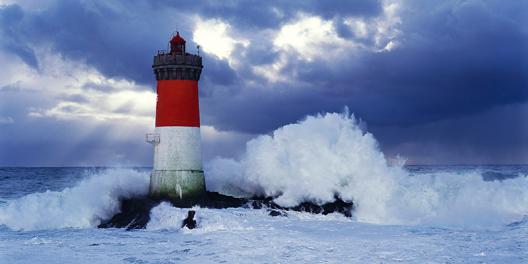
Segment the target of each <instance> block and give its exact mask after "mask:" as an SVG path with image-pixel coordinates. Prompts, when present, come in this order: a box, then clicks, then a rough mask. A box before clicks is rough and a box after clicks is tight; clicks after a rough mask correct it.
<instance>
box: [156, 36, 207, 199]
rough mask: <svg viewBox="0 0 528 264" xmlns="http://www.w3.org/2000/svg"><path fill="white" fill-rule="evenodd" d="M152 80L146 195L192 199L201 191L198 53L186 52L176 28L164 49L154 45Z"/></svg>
mask: <svg viewBox="0 0 528 264" xmlns="http://www.w3.org/2000/svg"><path fill="white" fill-rule="evenodd" d="M152 68H153V70H154V74H155V76H156V80H157V86H156V91H157V96H158V97H157V98H158V99H157V103H156V128H155V133H150V134H147V136H146V139H147V142H149V143H151V144H153V145H154V164H153V170H152V174H151V176H150V196H151V197H152V198H155V199H164V200H170V201H171V202H173V203H174V204H177V205H192V204H193V203H194V202H195V201H197V200H198V199H200V198H201V197H203V195H204V194H205V178H204V172H203V168H202V149H201V139H200V108H199V102H198V80H199V79H200V74H201V72H202V68H203V66H202V57H200V56H199V55H195V54H190V53H187V52H186V50H185V40H184V39H183V38H182V37H181V36H180V34H179V32H178V33H177V34H176V35H175V36H173V37H172V39H171V40H170V50H169V51H158V53H157V54H156V55H155V56H154V63H153V65H152Z"/></svg>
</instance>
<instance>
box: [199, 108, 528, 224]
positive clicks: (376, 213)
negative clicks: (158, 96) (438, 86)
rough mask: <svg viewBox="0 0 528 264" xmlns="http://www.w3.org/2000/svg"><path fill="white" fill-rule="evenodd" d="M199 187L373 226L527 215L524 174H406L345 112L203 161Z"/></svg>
mask: <svg viewBox="0 0 528 264" xmlns="http://www.w3.org/2000/svg"><path fill="white" fill-rule="evenodd" d="M206 180H207V186H208V188H209V189H211V190H215V191H219V192H222V193H227V194H233V195H253V194H261V195H266V196H274V197H277V198H276V199H275V201H276V202H277V203H278V204H280V205H283V206H293V205H296V204H299V203H300V202H303V201H312V202H316V203H324V202H330V201H333V200H334V195H335V194H337V195H338V196H339V197H341V198H342V199H344V200H347V201H353V202H354V203H355V205H356V211H355V212H354V215H355V217H356V219H357V220H359V221H362V222H368V223H381V224H435V225H436V224H439V225H462V226H466V225H467V226H489V225H495V224H505V223H508V222H511V221H513V220H515V219H518V218H520V217H522V216H523V215H526V214H527V213H528V178H527V177H525V176H521V177H517V178H514V179H507V180H504V181H484V180H483V179H482V177H481V175H480V173H479V172H478V171H469V172H467V171H466V172H459V173H456V172H450V173H448V172H437V173H429V174H416V175H411V174H410V173H408V172H407V171H406V170H405V169H403V168H402V166H401V165H389V164H388V162H387V160H386V159H385V157H384V155H383V153H382V152H381V151H380V150H379V148H378V145H377V142H376V140H375V139H374V137H373V135H372V134H370V133H366V132H364V131H363V130H362V129H361V128H360V126H359V125H358V122H357V121H356V119H355V118H354V117H353V116H350V115H349V114H348V113H343V114H338V113H328V114H324V115H317V116H309V117H307V118H306V119H304V120H302V121H300V122H298V123H296V124H290V125H286V126H284V127H281V128H279V129H277V130H275V131H274V132H273V133H272V134H271V135H262V136H259V137H257V138H255V139H253V140H251V141H249V142H248V143H247V146H246V153H245V154H244V155H243V156H242V158H241V159H239V160H235V159H224V158H218V159H215V160H213V161H212V162H211V163H210V164H208V166H207V177H206Z"/></svg>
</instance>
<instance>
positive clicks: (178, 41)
mask: <svg viewBox="0 0 528 264" xmlns="http://www.w3.org/2000/svg"><path fill="white" fill-rule="evenodd" d="M170 43H171V44H173V45H181V44H185V39H183V38H182V37H180V32H176V36H174V37H173V38H172V39H171V41H170Z"/></svg>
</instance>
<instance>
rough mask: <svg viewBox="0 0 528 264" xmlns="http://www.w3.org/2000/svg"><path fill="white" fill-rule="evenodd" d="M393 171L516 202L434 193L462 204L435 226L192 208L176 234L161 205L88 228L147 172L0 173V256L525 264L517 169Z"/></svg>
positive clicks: (522, 178)
mask: <svg viewBox="0 0 528 264" xmlns="http://www.w3.org/2000/svg"><path fill="white" fill-rule="evenodd" d="M404 169H405V170H407V171H408V172H409V174H410V175H412V176H409V177H430V175H431V174H434V175H436V177H442V175H443V176H446V177H449V176H451V175H457V176H456V177H460V178H464V177H468V178H471V179H473V175H474V174H475V173H477V174H479V175H480V176H481V178H482V183H484V184H487V185H490V186H496V187H497V188H499V189H500V188H504V189H505V190H504V191H505V193H506V194H507V193H508V192H510V191H511V197H508V196H502V195H501V196H499V195H498V194H496V193H494V192H493V191H491V190H492V189H490V188H488V189H486V190H485V191H486V192H487V193H488V194H489V195H490V196H493V197H494V198H496V199H500V200H497V201H495V202H496V203H498V204H500V205H502V206H518V207H519V208H516V210H513V209H512V210H509V211H508V210H504V211H500V210H499V212H498V213H497V212H496V211H497V210H496V208H495V207H496V206H497V204H484V205H482V206H484V207H486V206H488V207H493V208H490V209H482V211H480V212H479V211H478V208H480V205H479V206H477V207H475V204H478V203H480V202H483V201H482V200H479V199H480V197H479V195H480V193H481V191H482V190H477V189H475V190H473V192H472V193H473V194H474V195H475V196H471V195H470V194H471V192H469V193H468V194H467V195H470V196H469V197H464V196H465V195H466V194H462V193H458V194H456V193H451V194H449V193H447V194H444V195H446V196H449V195H453V196H457V195H458V197H457V198H456V199H454V200H453V201H454V202H459V203H465V204H459V205H457V206H454V207H452V208H445V209H453V210H454V208H459V207H460V208H464V207H466V208H467V210H468V211H471V212H466V213H458V212H456V213H454V214H452V215H451V216H450V217H453V218H457V219H445V217H447V216H445V215H444V216H441V213H440V212H442V211H443V210H442V208H437V210H438V212H437V216H439V217H440V216H441V217H440V218H439V219H436V220H435V221H423V222H418V223H408V224H406V223H402V224H385V223H368V222H365V221H362V220H358V219H357V218H355V217H352V218H351V219H349V218H346V217H344V216H342V215H338V214H335V215H334V214H331V215H326V216H323V215H313V214H309V213H298V212H288V216H287V217H271V216H269V215H268V212H267V211H266V210H265V209H260V210H253V209H239V208H237V209H222V210H221V209H203V208H195V209H196V210H197V219H198V223H199V224H198V228H197V229H194V230H188V229H180V222H181V220H182V219H183V218H184V217H185V214H186V210H183V209H178V208H174V207H172V206H170V205H168V204H161V205H159V206H158V207H156V208H154V210H153V211H152V219H151V222H150V223H149V225H148V226H147V229H145V230H134V231H125V230H124V229H97V228H96V225H97V224H98V223H99V221H100V219H101V218H104V217H108V216H110V215H112V213H114V212H116V210H118V209H117V208H118V207H117V206H118V205H117V204H116V200H117V197H124V196H130V195H135V194H138V193H144V192H146V188H147V186H148V173H149V168H1V169H0V263H182V262H185V263H292V262H293V263H307V262H308V263H319V262H323V263H528V218H526V217H525V216H524V213H526V212H527V209H528V200H526V196H527V195H528V189H526V175H528V167H527V166H478V167H477V166H407V167H404ZM463 180H464V179H461V181H460V182H464V181H463ZM511 185H514V186H515V185H517V186H518V187H519V188H522V190H520V192H521V194H522V195H524V197H521V196H519V193H518V192H516V190H515V189H511V188H512V187H511ZM474 186H475V188H479V186H480V183H476V184H474ZM467 188H471V187H467ZM509 188H510V189H509ZM460 190H461V189H459V192H460ZM424 191H425V190H424ZM453 192H456V191H453ZM519 199H520V200H521V203H519V202H520V201H519ZM409 210H411V209H409ZM475 210H477V211H475ZM500 214H503V215H500ZM481 218H494V219H481ZM453 220H455V221H453ZM389 222H390V221H389Z"/></svg>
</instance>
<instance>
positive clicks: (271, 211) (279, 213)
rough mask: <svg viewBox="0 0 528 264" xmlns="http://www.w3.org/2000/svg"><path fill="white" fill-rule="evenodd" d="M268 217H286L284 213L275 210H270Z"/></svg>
mask: <svg viewBox="0 0 528 264" xmlns="http://www.w3.org/2000/svg"><path fill="white" fill-rule="evenodd" d="M269 215H270V216H288V214H287V213H286V212H281V211H277V210H270V212H269Z"/></svg>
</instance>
